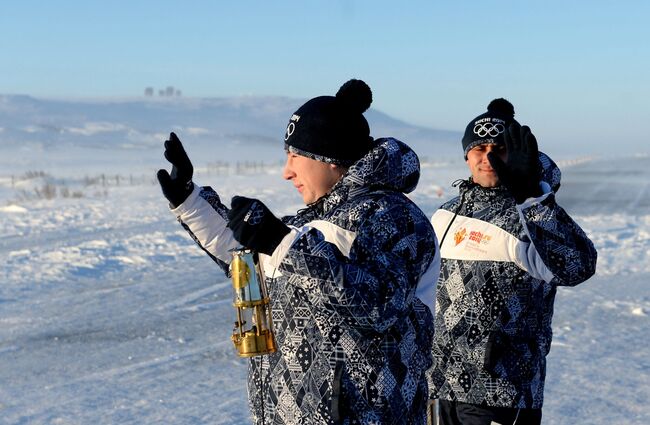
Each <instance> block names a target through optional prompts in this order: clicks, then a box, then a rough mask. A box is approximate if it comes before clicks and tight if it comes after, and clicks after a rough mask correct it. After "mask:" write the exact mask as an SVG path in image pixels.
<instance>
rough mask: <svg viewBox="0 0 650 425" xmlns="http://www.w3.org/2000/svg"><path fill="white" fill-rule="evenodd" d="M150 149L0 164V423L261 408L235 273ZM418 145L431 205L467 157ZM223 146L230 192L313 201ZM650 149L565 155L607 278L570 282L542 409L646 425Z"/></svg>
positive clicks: (552, 418) (566, 420)
mask: <svg viewBox="0 0 650 425" xmlns="http://www.w3.org/2000/svg"><path fill="white" fill-rule="evenodd" d="M181 139H183V140H184V142H185V143H186V145H190V146H191V137H186V138H184V137H183V136H182V135H181ZM161 144H162V141H161ZM278 149H280V152H279V156H278V158H280V159H281V157H282V155H281V148H280V147H279V146H278ZM188 150H189V151H190V153H191V149H188ZM138 154H139V155H141V154H142V153H141V152H139V153H138ZM146 154H147V155H150V159H149V160H147V162H146V163H147V165H146V166H142V167H141V168H138V167H137V166H136V165H132V166H131V167H132V168H130V169H127V170H126V171H125V168H128V167H125V165H124V164H115V165H116V166H115V169H119V170H120V171H119V172H122V173H123V174H121V176H120V177H117V176H116V174H115V173H117V172H116V171H114V169H112V168H110V167H106V164H110V158H104V159H105V160H104V161H102V162H101V163H98V165H97V166H96V168H95V173H94V174H92V169H90V170H89V169H88V168H87V167H85V168H84V167H80V168H79V170H82V169H83V171H78V172H75V170H74V169H70V168H66V169H65V171H63V169H56V170H55V171H47V172H30V173H27V172H25V173H23V174H17V173H15V172H13V171H12V173H11V174H3V171H2V170H0V423H2V424H113V423H119V424H153V423H167V424H205V423H215V424H239V423H249V419H248V407H247V401H246V390H245V373H246V361H245V360H242V359H239V358H237V357H236V355H235V352H234V349H233V347H232V344H231V342H230V338H229V337H230V333H231V330H232V322H233V320H234V310H233V308H232V306H231V299H230V297H231V289H230V282H229V281H227V280H226V278H225V276H224V275H223V274H222V273H221V271H220V270H219V269H218V268H217V267H216V266H215V265H214V264H213V263H212V262H211V260H210V259H209V258H207V257H206V256H205V255H204V254H203V253H202V252H201V251H200V250H199V249H198V248H197V247H196V246H195V245H194V244H193V242H192V241H191V240H190V238H189V237H188V236H187V235H186V234H185V233H184V232H183V231H182V230H181V229H180V226H178V224H177V223H176V222H175V220H174V218H173V216H172V215H171V214H170V213H169V211H168V209H167V206H166V202H165V201H164V199H163V197H162V194H161V192H160V189H159V187H158V185H157V183H156V182H155V181H154V173H155V167H154V166H151V164H155V163H158V164H159V165H158V166H160V167H163V166H166V163H165V161H164V159H163V158H162V147H160V148H156V149H152V150H151V151H148V152H147V153H146ZM421 154H423V155H422V156H423V157H424V156H426V157H427V158H428V160H427V162H426V163H425V164H423V176H422V179H421V182H420V186H419V188H418V189H417V190H416V191H415V192H414V193H413V194H412V198H413V199H414V200H415V201H416V202H417V203H418V204H419V205H420V206H421V207H422V209H423V210H424V211H425V212H426V213H427V214H428V215H430V214H431V213H432V212H433V211H434V210H435V208H437V206H438V205H440V204H441V203H442V202H443V201H444V200H446V199H448V198H449V197H451V196H453V195H454V194H455V189H453V188H451V186H450V184H451V182H452V181H453V180H454V179H456V178H459V177H464V176H465V175H466V172H465V168H464V167H465V165H464V163H463V162H462V161H460V160H459V159H458V158H456V159H443V158H436V157H435V154H434V153H433V152H424V153H421ZM220 155H221V158H223V157H224V156H225V155H224V152H223V151H221V150H218V149H215V154H214V158H210V159H208V158H206V157H204V156H201V157H199V158H193V159H194V162H195V164H196V167H197V173H196V178H195V180H196V181H197V182H199V183H202V184H209V185H212V186H213V187H214V188H216V189H217V190H218V191H219V192H220V194H221V195H222V199H226V200H228V199H230V197H231V196H232V195H233V194H245V195H249V196H256V197H259V198H260V199H262V200H263V201H264V202H265V203H267V205H269V206H270V207H271V209H272V210H273V211H275V212H276V213H277V214H278V215H280V214H288V213H292V212H294V211H295V210H296V209H298V208H300V207H301V199H300V198H299V196H298V194H297V193H296V192H295V191H294V189H293V187H292V185H291V184H290V183H287V182H284V181H282V179H281V177H280V173H281V167H280V165H278V163H277V158H268V157H265V158H264V160H265V161H267V162H266V165H265V166H264V167H261V166H260V167H258V166H252V165H251V164H249V165H247V166H244V165H242V166H241V167H239V168H237V167H235V165H234V162H233V163H231V164H230V168H225V167H222V168H221V169H219V168H212V169H209V167H208V165H209V163H210V161H213V160H218V159H220V158H219V157H220ZM459 156H460V155H459ZM258 159H259V158H258ZM73 160H74V158H73ZM648 160H649V157H648V156H647V155H636V156H633V155H631V156H627V157H616V158H599V157H593V158H583V159H582V160H578V161H570V160H568V159H564V160H562V161H558V162H559V163H560V165H561V167H562V169H563V186H562V188H561V189H560V196H559V198H560V202H561V204H563V205H564V206H565V207H566V209H567V210H568V211H569V212H570V213H571V214H572V215H573V216H574V218H575V219H576V220H577V221H578V222H579V223H580V224H581V225H582V226H583V227H584V229H585V230H586V231H587V232H588V234H589V235H590V236H591V237H592V238H593V240H594V242H595V244H596V247H597V249H598V253H599V259H598V271H597V274H596V276H595V277H594V278H592V279H591V280H590V281H588V282H586V283H584V284H583V285H580V286H578V287H576V288H561V289H560V290H559V292H558V296H557V301H556V309H555V319H554V332H555V338H554V342H553V348H552V350H551V354H550V356H549V358H548V377H547V389H546V404H545V409H544V421H543V422H544V423H545V424H608V425H609V424H648V423H650V406H649V405H648V400H650V384H648V383H649V382H650V344H648V343H647V341H648V339H649V336H650V318H649V316H650V289H648V285H647V283H648V281H650V238H649V235H650V192H649V188H648V185H649V183H648V182H649V181H650V171H648V167H647V162H648ZM3 161H10V159H7V158H6V157H5V158H4V159H3ZM77 161H81V159H77ZM41 169H43V170H50V169H49V168H48V166H47V163H43V164H42V168H41ZM14 170H15V169H14ZM50 172H52V173H55V174H53V175H52V174H49V173H50ZM89 173H90V174H89Z"/></svg>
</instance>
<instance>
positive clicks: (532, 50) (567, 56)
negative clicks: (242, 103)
mask: <svg viewBox="0 0 650 425" xmlns="http://www.w3.org/2000/svg"><path fill="white" fill-rule="evenodd" d="M649 4H650V2H646V1H625V0H623V1H618V2H612V1H608V2H605V1H599V0H595V1H568V0H565V1H555V0H551V1H544V2H542V1H529V2H522V1H501V0H498V1H490V2H487V1H483V2H479V1H464V2H457V1H456V2H452V1H411V2H403V4H398V2H395V1H379V0H375V1H371V0H368V1H351V0H347V1H343V0H340V1H303V2H289V1H246V2H225V1H224V2H222V1H183V2H181V1H164V0H159V1H155V2H154V1H111V2H89V1H70V0H68V1H66V0H62V1H59V2H41V1H31V0H23V1H20V2H11V3H8V4H4V5H3V7H2V12H1V13H0V52H2V54H1V55H0V75H1V77H0V94H28V95H32V96H36V97H67V96H71V97H86V96H88V97H98V96H99V97H108V96H111V97H112V96H119V97H122V96H141V95H142V93H143V91H144V88H145V87H147V86H151V87H154V88H156V90H157V89H162V88H164V87H166V86H169V85H172V86H174V87H176V88H178V89H180V90H182V92H183V95H184V96H197V97H206V96H238V95H283V96H290V97H298V98H310V97H314V96H317V95H322V94H334V93H335V92H336V90H337V89H338V87H339V86H340V85H341V83H343V82H344V81H346V80H347V79H349V78H351V77H355V78H361V79H363V80H365V81H366V82H367V83H368V84H369V85H370V87H371V88H372V89H373V93H374V103H373V107H375V108H377V109H379V110H382V111H384V112H387V113H389V114H390V115H393V116H395V117H397V118H400V119H403V120H405V121H408V122H410V123H414V124H420V125H425V126H429V127H434V128H442V129H452V130H462V129H463V128H464V127H465V125H466V124H467V122H469V120H470V119H471V118H473V117H474V116H476V115H478V114H480V113H482V112H483V111H484V110H485V106H486V105H487V103H488V102H489V101H490V100H491V99H492V98H494V97H506V98H508V99H509V100H511V101H512V102H513V103H514V105H515V110H516V111H517V118H518V119H519V120H520V122H522V123H527V124H529V125H530V126H531V128H533V131H534V132H535V133H536V135H537V136H538V139H540V144H542V145H543V143H544V142H543V141H544V140H545V139H546V140H549V141H552V142H553V143H570V144H575V145H576V146H584V147H585V149H587V150H588V149H589V148H590V147H591V146H599V147H600V148H606V147H607V146H608V145H610V144H614V145H619V146H620V144H621V143H624V144H627V145H629V146H631V147H632V148H633V149H635V150H642V151H644V152H647V151H648V148H647V145H648V142H649V141H650V140H649V139H650V137H649V136H648V134H647V132H646V123H645V121H646V120H647V119H648V117H650V107H648V105H647V103H648V99H650V77H649V76H650V25H649V24H648V19H649V18H650V5H649Z"/></svg>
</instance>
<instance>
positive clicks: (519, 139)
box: [488, 123, 542, 204]
mask: <svg viewBox="0 0 650 425" xmlns="http://www.w3.org/2000/svg"><path fill="white" fill-rule="evenodd" d="M503 135H504V139H505V144H506V151H507V153H508V159H507V160H506V162H505V163H504V162H503V161H502V160H501V158H499V157H498V156H497V155H496V154H495V153H493V152H490V153H488V160H489V161H490V165H492V168H494V171H496V173H497V175H498V176H499V180H500V181H501V183H502V184H503V185H504V186H505V187H507V188H508V191H510V194H512V196H513V198H515V202H517V203H518V204H521V203H522V202H524V201H525V200H526V199H527V198H530V197H537V196H540V195H541V194H542V189H541V188H540V187H539V181H540V179H541V172H540V166H539V151H538V150H537V139H535V136H533V133H531V132H530V128H528V126H526V125H525V126H523V127H521V126H520V125H519V124H517V123H512V124H510V127H508V129H507V130H506V131H505V132H504V133H503Z"/></svg>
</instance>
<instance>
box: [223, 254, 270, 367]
mask: <svg viewBox="0 0 650 425" xmlns="http://www.w3.org/2000/svg"><path fill="white" fill-rule="evenodd" d="M232 255H233V258H232V262H231V263H230V275H231V277H232V286H233V290H234V297H233V306H234V307H235V309H236V310H237V321H236V322H235V327H234V329H233V333H232V337H231V339H232V342H233V343H234V344H235V349H236V350H237V354H239V356H240V357H252V356H259V355H263V354H269V353H274V352H275V351H276V346H275V338H274V336H273V320H272V318H271V300H270V299H269V295H268V291H267V288H266V283H265V280H264V272H263V270H262V265H261V264H260V261H259V256H258V255H257V253H256V252H254V251H251V250H249V249H243V248H242V249H236V250H233V251H232Z"/></svg>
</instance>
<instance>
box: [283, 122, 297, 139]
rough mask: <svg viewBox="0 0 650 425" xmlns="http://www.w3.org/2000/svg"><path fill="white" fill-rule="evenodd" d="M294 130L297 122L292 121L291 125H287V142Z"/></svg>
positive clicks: (285, 136)
mask: <svg viewBox="0 0 650 425" xmlns="http://www.w3.org/2000/svg"><path fill="white" fill-rule="evenodd" d="M294 131H296V123H294V122H290V123H289V125H288V126H287V132H286V133H285V134H284V141H285V142H286V141H287V140H289V137H291V135H292V134H293V132H294Z"/></svg>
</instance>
